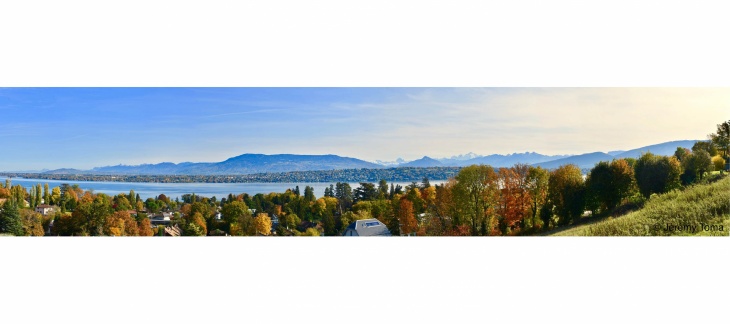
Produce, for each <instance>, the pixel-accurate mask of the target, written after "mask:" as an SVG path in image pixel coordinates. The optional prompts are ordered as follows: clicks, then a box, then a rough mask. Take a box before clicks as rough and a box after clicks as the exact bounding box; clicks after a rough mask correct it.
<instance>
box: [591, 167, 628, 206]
mask: <svg viewBox="0 0 730 324" xmlns="http://www.w3.org/2000/svg"><path fill="white" fill-rule="evenodd" d="M633 179H634V170H633V169H631V167H629V164H628V162H626V160H623V159H621V160H613V161H612V162H611V163H608V162H599V163H598V164H596V166H595V167H594V168H593V169H592V170H591V172H590V174H588V179H587V180H586V187H587V188H586V189H587V190H588V192H587V195H588V197H594V198H595V199H596V200H597V203H598V204H599V205H600V206H599V207H601V209H602V210H604V211H605V210H611V209H614V208H616V206H618V205H619V204H620V203H621V201H622V200H623V199H624V198H626V197H627V196H628V195H629V193H630V191H631V186H632V183H633Z"/></svg>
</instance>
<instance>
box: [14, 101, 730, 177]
mask: <svg viewBox="0 0 730 324" xmlns="http://www.w3.org/2000/svg"><path fill="white" fill-rule="evenodd" d="M729 107H730V90H728V89H724V88H4V89H0V116H1V117H0V141H1V142H2V143H3V152H4V153H3V158H2V159H0V171H11V170H39V169H43V168H45V169H57V168H77V169H90V168H92V167H98V166H105V165H116V164H128V165H133V164H142V163H159V162H176V163H177V162H185V161H191V162H217V161H222V160H225V159H227V158H229V157H232V156H237V155H240V154H243V153H264V154H279V153H291V154H336V155H340V156H349V157H355V158H359V159H363V160H367V161H375V160H383V161H392V160H395V159H396V158H398V157H402V158H404V159H405V160H414V159H418V158H420V157H422V156H424V155H428V156H431V157H450V156H453V155H459V154H464V153H467V152H475V153H477V154H483V155H487V154H508V153H514V152H526V151H536V152H539V153H542V154H548V155H558V154H581V153H587V152H594V151H603V152H605V151H610V150H625V149H632V148H637V147H641V146H645V145H649V144H655V143H661V142H667V141H673V140H683V139H705V138H706V137H707V133H708V130H712V129H715V125H716V124H717V123H719V122H720V121H722V120H727V119H730V118H729V116H728V108H729Z"/></svg>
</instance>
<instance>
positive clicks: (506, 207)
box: [497, 168, 524, 235]
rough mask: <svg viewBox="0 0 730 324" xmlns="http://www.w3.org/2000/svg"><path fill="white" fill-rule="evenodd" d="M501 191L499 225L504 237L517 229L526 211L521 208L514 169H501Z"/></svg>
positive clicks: (498, 213) (519, 191) (499, 174)
mask: <svg viewBox="0 0 730 324" xmlns="http://www.w3.org/2000/svg"><path fill="white" fill-rule="evenodd" d="M497 176H498V179H499V180H498V181H499V184H500V189H499V204H498V211H497V215H498V225H499V229H500V232H501V233H502V235H506V234H507V232H508V230H510V229H514V228H515V227H517V226H518V225H519V223H520V221H521V220H522V216H523V212H524V209H522V206H520V202H519V196H520V195H522V193H521V188H519V183H518V182H519V180H518V175H517V173H516V172H515V170H514V169H512V168H500V169H499V171H498V172H497Z"/></svg>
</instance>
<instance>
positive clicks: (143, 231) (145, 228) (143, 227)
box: [139, 217, 155, 236]
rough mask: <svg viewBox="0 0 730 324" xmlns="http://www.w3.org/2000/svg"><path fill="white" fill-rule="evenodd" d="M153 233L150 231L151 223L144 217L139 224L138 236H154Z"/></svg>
mask: <svg viewBox="0 0 730 324" xmlns="http://www.w3.org/2000/svg"><path fill="white" fill-rule="evenodd" d="M154 235H155V232H154V231H153V230H152V222H150V219H149V218H147V217H145V218H143V219H142V221H141V222H139V236H154Z"/></svg>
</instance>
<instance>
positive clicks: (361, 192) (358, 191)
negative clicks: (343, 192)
mask: <svg viewBox="0 0 730 324" xmlns="http://www.w3.org/2000/svg"><path fill="white" fill-rule="evenodd" d="M354 195H355V199H354V201H355V202H358V201H369V200H375V198H377V196H378V191H377V190H376V189H375V185H374V184H372V183H368V182H360V186H359V187H357V188H355V192H354Z"/></svg>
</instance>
